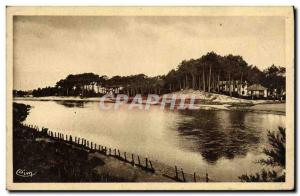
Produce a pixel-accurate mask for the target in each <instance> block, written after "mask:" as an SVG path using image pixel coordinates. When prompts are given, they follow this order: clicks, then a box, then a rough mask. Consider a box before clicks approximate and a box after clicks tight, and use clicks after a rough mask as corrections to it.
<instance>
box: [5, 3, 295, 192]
mask: <svg viewBox="0 0 300 196" xmlns="http://www.w3.org/2000/svg"><path fill="white" fill-rule="evenodd" d="M294 161H295V160H294V9H293V7H14V6H11V7H10V6H8V7H7V171H6V172H7V189H8V190H165V191H168V190H198V191H201V190H293V189H294V188H295V187H294V171H295V170H294Z"/></svg>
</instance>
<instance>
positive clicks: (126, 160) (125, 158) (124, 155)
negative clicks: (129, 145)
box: [124, 152, 127, 161]
mask: <svg viewBox="0 0 300 196" xmlns="http://www.w3.org/2000/svg"><path fill="white" fill-rule="evenodd" d="M124 158H125V161H127V157H126V152H124Z"/></svg>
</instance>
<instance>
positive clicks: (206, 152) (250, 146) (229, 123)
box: [178, 110, 262, 164]
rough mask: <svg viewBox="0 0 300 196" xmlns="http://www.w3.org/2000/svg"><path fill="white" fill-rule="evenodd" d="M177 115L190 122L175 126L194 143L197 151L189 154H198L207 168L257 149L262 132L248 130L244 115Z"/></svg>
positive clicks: (185, 121)
mask: <svg viewBox="0 0 300 196" xmlns="http://www.w3.org/2000/svg"><path fill="white" fill-rule="evenodd" d="M180 113H181V114H183V115H186V116H189V117H191V118H186V119H185V120H184V121H182V122H180V123H178V131H179V132H180V134H181V135H182V136H186V137H189V138H190V139H193V140H194V143H195V145H196V148H197V149H191V150H193V151H195V150H197V151H200V153H201V155H202V157H203V158H204V159H205V160H206V161H207V162H208V163H210V164H215V163H216V162H217V160H218V159H220V158H222V157H223V158H226V159H234V158H235V157H237V156H239V157H244V156H246V154H247V152H248V151H250V150H251V151H252V150H257V149H258V147H257V146H258V145H257V144H258V143H260V139H261V138H260V137H261V135H262V133H261V130H256V129H255V128H254V127H251V126H247V122H246V120H245V116H246V113H245V112H239V111H234V112H233V111H204V110H202V111H201V110H200V111H181V112H180ZM195 145H194V147H195Z"/></svg>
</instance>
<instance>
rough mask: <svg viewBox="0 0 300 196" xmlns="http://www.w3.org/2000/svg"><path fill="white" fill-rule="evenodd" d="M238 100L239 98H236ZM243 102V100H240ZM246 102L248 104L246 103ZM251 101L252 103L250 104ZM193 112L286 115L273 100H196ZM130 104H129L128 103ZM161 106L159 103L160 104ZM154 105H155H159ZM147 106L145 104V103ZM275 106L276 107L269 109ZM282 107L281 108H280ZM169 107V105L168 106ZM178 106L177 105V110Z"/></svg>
mask: <svg viewBox="0 0 300 196" xmlns="http://www.w3.org/2000/svg"><path fill="white" fill-rule="evenodd" d="M235 99H237V98H235ZM13 100H14V101H70V102H100V98H99V97H91V98H81V97H14V98H13ZM240 100H242V99H240ZM245 101H246V102H245ZM249 101H250V102H249ZM195 102H196V103H195V104H194V106H195V108H194V109H193V110H228V111H247V112H256V113H267V114H269V113H270V114H280V115H285V113H286V111H285V102H280V101H273V100H244V102H243V101H240V102H216V101H209V100H202V99H196V100H195ZM105 103H115V102H114V101H113V100H112V99H107V100H105ZM128 104H129V103H128ZM158 104H159V103H158ZM158 104H153V105H158ZM143 105H145V103H143ZM270 105H273V106H275V107H269V106H270ZM279 105H280V107H278V106H279ZM166 106H167V105H166ZM188 106H189V104H185V106H184V108H183V109H188ZM176 107H178V104H176V105H175V108H176Z"/></svg>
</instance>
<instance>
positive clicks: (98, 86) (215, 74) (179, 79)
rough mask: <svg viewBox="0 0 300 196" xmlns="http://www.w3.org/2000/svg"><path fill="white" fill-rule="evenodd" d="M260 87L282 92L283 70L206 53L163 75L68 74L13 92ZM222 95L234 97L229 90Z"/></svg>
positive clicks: (70, 93)
mask: <svg viewBox="0 0 300 196" xmlns="http://www.w3.org/2000/svg"><path fill="white" fill-rule="evenodd" d="M245 82H247V84H261V85H263V86H265V87H266V88H268V90H269V91H270V92H273V91H274V90H275V89H276V91H277V92H281V93H282V92H284V91H285V68H283V67H280V66H275V65H271V66H270V67H269V68H267V69H265V70H263V71H261V70H259V69H258V68H257V67H256V66H253V65H248V63H247V62H246V61H245V60H244V59H243V58H242V57H241V56H234V55H231V54H230V55H227V56H220V55H218V54H216V53H214V52H209V53H207V54H206V55H203V56H202V57H200V58H198V59H190V60H184V61H182V62H181V63H180V64H179V65H178V67H177V69H172V70H171V71H169V73H168V74H166V75H160V76H155V77H148V76H146V75H145V74H137V75H130V76H113V77H111V78H108V77H107V76H105V75H97V74H94V73H83V74H76V75H68V76H67V77H66V78H65V79H62V80H60V81H58V82H57V83H56V85H55V86H54V87H46V88H38V89H35V90H33V91H14V96H25V95H29V94H32V95H33V96H37V97H38V96H82V97H93V96H99V95H103V94H105V93H108V92H113V93H124V94H127V95H128V96H134V95H136V94H142V95H147V94H149V93H155V94H163V93H169V92H174V91H178V90H181V89H194V90H202V91H204V92H214V93H225V92H224V91H222V89H221V88H220V86H221V85H220V84H225V85H228V86H237V85H243V84H245ZM228 89H229V92H226V93H227V94H229V95H230V96H234V94H233V93H234V92H231V91H232V90H231V89H232V88H228Z"/></svg>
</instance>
